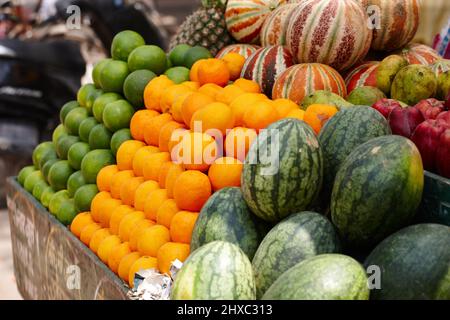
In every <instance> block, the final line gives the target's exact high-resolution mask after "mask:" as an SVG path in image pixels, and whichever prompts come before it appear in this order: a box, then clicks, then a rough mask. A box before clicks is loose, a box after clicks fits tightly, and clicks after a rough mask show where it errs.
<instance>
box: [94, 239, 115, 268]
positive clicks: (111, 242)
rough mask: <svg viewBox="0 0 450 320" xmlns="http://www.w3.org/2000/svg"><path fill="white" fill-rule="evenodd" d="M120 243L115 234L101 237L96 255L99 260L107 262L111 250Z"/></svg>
mask: <svg viewBox="0 0 450 320" xmlns="http://www.w3.org/2000/svg"><path fill="white" fill-rule="evenodd" d="M120 243H121V242H120V238H119V237H118V236H116V235H111V236H108V237H106V238H105V239H103V241H102V242H101V243H100V245H99V246H98V249H97V255H98V257H99V258H100V260H102V261H103V263H106V264H107V263H108V260H109V256H110V255H111V252H112V250H113V249H114V247H115V246H117V245H119V244H120Z"/></svg>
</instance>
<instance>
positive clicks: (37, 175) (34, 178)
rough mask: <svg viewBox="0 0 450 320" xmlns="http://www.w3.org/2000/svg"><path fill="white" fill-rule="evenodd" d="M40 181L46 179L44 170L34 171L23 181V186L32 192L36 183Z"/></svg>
mask: <svg viewBox="0 0 450 320" xmlns="http://www.w3.org/2000/svg"><path fill="white" fill-rule="evenodd" d="M39 181H45V180H44V176H43V175H42V172H41V171H39V170H36V171H33V172H31V173H30V174H28V176H27V177H26V179H25V181H24V183H23V187H24V188H25V190H27V191H28V192H30V193H31V192H33V188H34V186H35V184H36V183H38V182H39Z"/></svg>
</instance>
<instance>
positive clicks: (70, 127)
mask: <svg viewBox="0 0 450 320" xmlns="http://www.w3.org/2000/svg"><path fill="white" fill-rule="evenodd" d="M88 117H89V111H88V110H87V109H86V108H82V107H80V108H75V109H73V110H71V111H70V112H69V113H68V114H67V116H66V120H65V123H64V126H65V127H66V129H67V132H68V133H69V134H71V135H78V128H79V127H80V124H81V122H83V120H84V119H87V118H88Z"/></svg>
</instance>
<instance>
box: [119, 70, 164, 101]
mask: <svg viewBox="0 0 450 320" xmlns="http://www.w3.org/2000/svg"><path fill="white" fill-rule="evenodd" d="M154 77H156V74H154V73H153V72H152V71H150V70H136V71H133V72H132V73H130V74H129V75H128V77H127V78H126V79H125V82H124V84H123V93H124V95H125V98H127V100H128V102H130V103H131V104H132V105H133V106H134V107H135V108H137V109H138V108H141V107H143V106H144V89H145V87H146V86H147V84H148V83H149V82H150V80H152V79H153V78H154Z"/></svg>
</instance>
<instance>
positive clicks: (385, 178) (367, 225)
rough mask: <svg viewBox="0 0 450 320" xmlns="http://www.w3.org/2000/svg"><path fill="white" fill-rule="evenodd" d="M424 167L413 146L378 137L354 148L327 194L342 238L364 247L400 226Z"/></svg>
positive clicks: (413, 203) (415, 202)
mask: <svg viewBox="0 0 450 320" xmlns="http://www.w3.org/2000/svg"><path fill="white" fill-rule="evenodd" d="M423 184H424V177H423V165H422V158H421V157H420V153H419V151H418V150H417V147H416V146H415V145H414V143H413V142H411V141H410V140H408V139H406V138H404V137H400V136H392V135H391V136H383V137H379V138H375V139H372V140H370V141H368V142H366V143H364V144H362V145H360V146H359V147H357V148H356V149H355V150H354V151H353V152H352V153H351V154H350V155H349V156H348V157H347V158H346V160H345V161H344V162H343V163H342V165H341V166H340V168H339V170H338V172H337V175H336V179H335V182H334V186H333V192H332V195H331V218H332V221H333V223H334V225H335V226H336V227H337V229H338V231H339V234H340V235H341V237H342V238H341V239H342V240H343V241H345V243H347V244H348V246H350V247H353V248H367V247H370V246H372V245H375V244H377V243H378V242H379V241H381V240H382V239H384V238H385V237H386V236H388V235H390V234H391V233H393V232H395V231H397V230H398V229H400V228H402V227H403V226H405V225H406V224H407V223H409V222H410V221H411V219H412V218H413V217H414V215H415V213H416V210H417V207H418V206H419V204H420V201H421V198H422V191H423Z"/></svg>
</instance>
